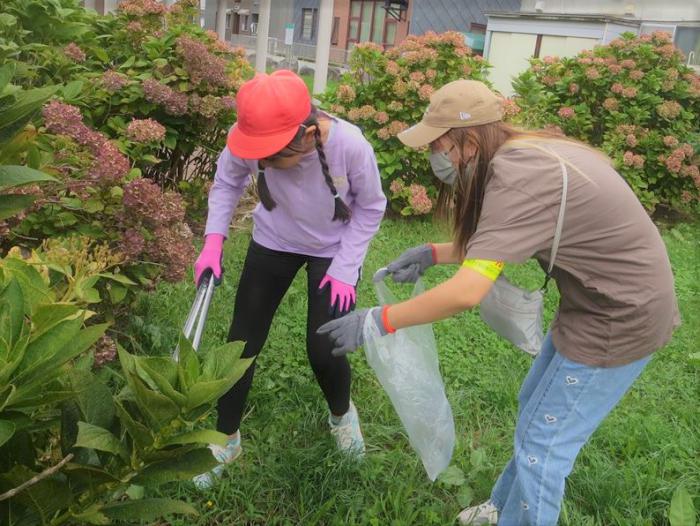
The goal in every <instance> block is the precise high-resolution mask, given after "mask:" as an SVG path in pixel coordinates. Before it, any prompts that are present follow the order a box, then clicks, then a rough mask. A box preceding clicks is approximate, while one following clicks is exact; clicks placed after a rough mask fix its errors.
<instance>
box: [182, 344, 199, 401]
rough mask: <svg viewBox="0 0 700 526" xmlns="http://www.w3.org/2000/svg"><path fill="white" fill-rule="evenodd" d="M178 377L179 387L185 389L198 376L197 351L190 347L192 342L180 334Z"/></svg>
mask: <svg viewBox="0 0 700 526" xmlns="http://www.w3.org/2000/svg"><path fill="white" fill-rule="evenodd" d="M177 373H178V377H179V378H180V389H181V390H183V391H185V390H187V389H189V387H190V386H191V385H192V384H194V383H195V382H196V381H197V379H198V377H199V360H198V359H197V353H196V352H195V350H194V349H193V348H192V343H191V342H190V341H189V340H188V339H187V338H185V335H184V334H181V335H180V343H179V358H178V371H177Z"/></svg>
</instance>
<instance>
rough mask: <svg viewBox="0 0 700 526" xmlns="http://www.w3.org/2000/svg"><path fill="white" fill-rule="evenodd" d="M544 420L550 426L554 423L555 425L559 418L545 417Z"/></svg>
mask: <svg viewBox="0 0 700 526" xmlns="http://www.w3.org/2000/svg"><path fill="white" fill-rule="evenodd" d="M544 420H545V422H547V423H548V424H552V423H554V422H556V421H557V417H556V416H552V415H544Z"/></svg>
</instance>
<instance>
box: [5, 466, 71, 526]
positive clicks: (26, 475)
mask: <svg viewBox="0 0 700 526" xmlns="http://www.w3.org/2000/svg"><path fill="white" fill-rule="evenodd" d="M36 475H37V473H35V472H34V471H31V470H30V469H28V468H27V467H25V466H22V465H15V467H13V468H12V470H11V471H10V472H9V473H4V474H3V475H0V478H1V479H2V481H3V482H5V484H3V485H7V484H9V487H16V486H19V485H20V484H22V483H24V482H26V481H28V480H29V479H31V478H33V477H35V476H36ZM13 502H15V504H16V505H20V506H23V507H26V508H29V509H30V510H32V511H34V512H36V513H37V514H38V515H39V516H40V517H42V516H43V517H51V516H52V515H53V514H54V513H56V512H57V511H58V510H63V509H67V508H68V507H69V506H70V505H71V502H72V494H71V491H70V488H69V486H68V484H67V483H66V482H65V481H60V480H58V479H57V478H46V479H44V480H40V481H39V482H37V483H36V484H33V485H31V486H29V487H28V488H26V489H25V490H24V491H22V492H20V493H19V494H18V495H17V496H16V497H14V498H13ZM39 523H41V521H40V520H39V519H38V518H37V521H36V522H34V524H39Z"/></svg>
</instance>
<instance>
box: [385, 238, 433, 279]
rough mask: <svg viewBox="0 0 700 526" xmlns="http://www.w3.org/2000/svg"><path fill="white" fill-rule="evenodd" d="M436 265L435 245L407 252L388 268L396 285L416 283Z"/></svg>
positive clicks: (414, 248) (419, 247) (411, 249)
mask: <svg viewBox="0 0 700 526" xmlns="http://www.w3.org/2000/svg"><path fill="white" fill-rule="evenodd" d="M434 264H435V255H434V249H433V245H420V246H417V247H413V248H409V249H408V250H406V251H405V252H404V253H403V254H401V255H400V256H399V257H398V258H396V259H395V260H394V261H392V262H391V263H389V264H388V265H387V267H386V268H387V270H388V271H389V272H390V273H391V277H392V279H393V280H394V281H395V282H396V283H415V282H416V281H418V278H420V277H421V276H422V275H423V273H424V272H425V271H426V270H427V269H428V268H429V267H432V266H433V265H434Z"/></svg>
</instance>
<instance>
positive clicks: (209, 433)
mask: <svg viewBox="0 0 700 526" xmlns="http://www.w3.org/2000/svg"><path fill="white" fill-rule="evenodd" d="M227 440H228V437H227V436H226V434H225V433H220V432H219V431H214V430H213V429H198V430H196V431H190V432H188V433H183V434H181V435H177V436H173V437H170V438H168V439H167V440H165V441H163V445H164V446H172V445H176V444H180V445H184V444H218V445H220V446H225V445H226V441H227Z"/></svg>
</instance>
